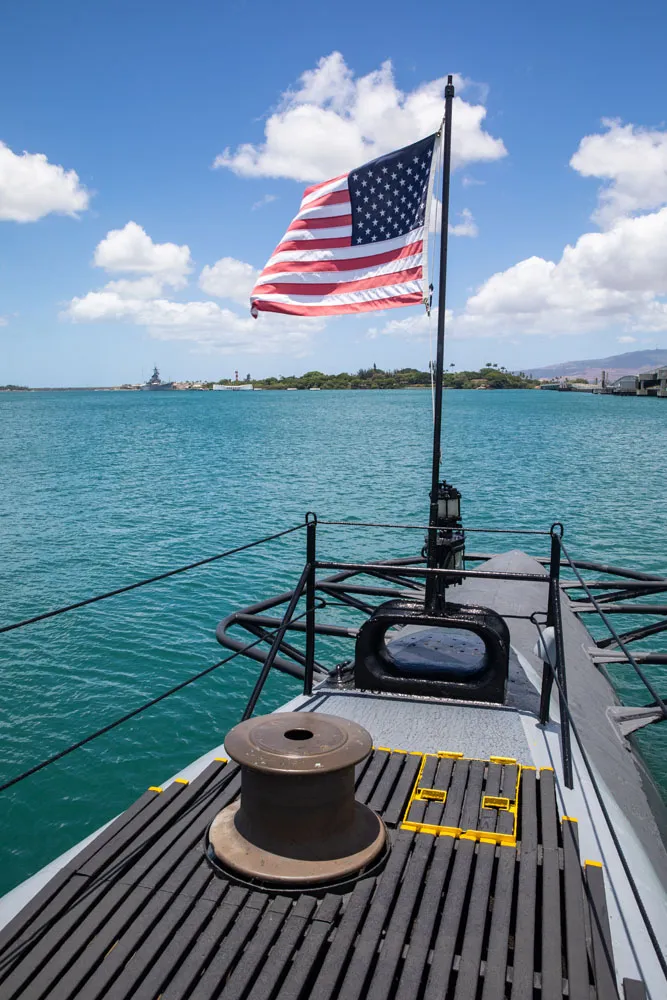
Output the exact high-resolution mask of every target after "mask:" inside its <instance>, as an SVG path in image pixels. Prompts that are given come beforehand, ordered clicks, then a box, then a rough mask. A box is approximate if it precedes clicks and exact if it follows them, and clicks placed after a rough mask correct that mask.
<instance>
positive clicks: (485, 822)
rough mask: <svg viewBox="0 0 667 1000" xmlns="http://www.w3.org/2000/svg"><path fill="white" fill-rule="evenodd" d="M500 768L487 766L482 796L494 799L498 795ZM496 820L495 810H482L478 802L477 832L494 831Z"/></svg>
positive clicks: (491, 765) (493, 765) (497, 765)
mask: <svg viewBox="0 0 667 1000" xmlns="http://www.w3.org/2000/svg"><path fill="white" fill-rule="evenodd" d="M501 773H502V768H501V765H500V764H494V763H493V762H490V763H489V764H488V766H487V773H486V783H485V785H484V795H493V796H494V798H495V797H496V796H498V795H499V794H500V778H501ZM497 818H498V810H497V809H482V804H481V802H480V808H479V821H478V826H477V829H478V830H488V831H489V832H491V831H493V830H495V828H496V820H497Z"/></svg>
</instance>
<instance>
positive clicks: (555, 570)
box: [540, 532, 560, 726]
mask: <svg viewBox="0 0 667 1000" xmlns="http://www.w3.org/2000/svg"><path fill="white" fill-rule="evenodd" d="M559 586H560V543H559V540H558V538H557V536H556V534H555V532H552V535H551V558H550V560H549V596H548V599H547V625H546V627H547V628H551V627H553V624H554V620H553V595H554V591H557V590H558V588H559ZM545 653H546V650H545ZM553 682H554V679H553V674H552V673H551V670H550V669H549V667H548V665H547V664H546V663H545V664H544V666H543V668H542V690H541V692H540V723H541V724H542V725H543V726H544V725H546V723H547V722H548V721H549V704H550V702H551V690H552V688H553Z"/></svg>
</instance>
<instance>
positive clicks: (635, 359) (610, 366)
mask: <svg viewBox="0 0 667 1000" xmlns="http://www.w3.org/2000/svg"><path fill="white" fill-rule="evenodd" d="M661 365H667V348H656V349H655V350H651V351H627V352H626V353H625V354H612V355H611V356H610V357H608V358H587V359H585V360H584V361H563V362H562V363H561V364H558V365H546V367H542V368H531V367H530V366H529V367H527V368H525V369H524V371H525V373H526V375H530V376H531V377H532V378H585V379H588V381H589V382H593V381H594V380H595V379H596V378H600V375H601V373H602V371H603V370H604V371H606V373H607V377H608V378H609V379H617V378H620V377H621V375H636V374H637V373H638V372H645V371H651V370H652V369H653V368H658V367H659V366H661Z"/></svg>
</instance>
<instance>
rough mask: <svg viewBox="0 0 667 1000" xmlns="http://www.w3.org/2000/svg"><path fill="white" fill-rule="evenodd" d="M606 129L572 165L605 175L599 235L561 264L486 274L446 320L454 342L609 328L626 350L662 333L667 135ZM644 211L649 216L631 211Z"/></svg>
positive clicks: (415, 326) (666, 308) (666, 324)
mask: <svg viewBox="0 0 667 1000" xmlns="http://www.w3.org/2000/svg"><path fill="white" fill-rule="evenodd" d="M604 128H605V131H604V132H603V133H601V134H600V135H599V136H597V137H596V136H586V138H585V139H584V140H582V142H581V144H580V146H579V150H578V152H577V154H576V155H575V157H573V160H572V165H573V166H574V168H575V169H576V170H577V171H578V172H579V173H580V174H587V175H590V176H593V175H594V176H598V177H601V178H609V179H610V183H609V185H608V186H607V187H605V188H603V190H602V192H601V193H600V201H599V207H598V212H597V216H599V217H600V222H601V223H602V225H603V228H602V231H600V232H589V233H584V234H583V235H582V236H580V237H579V239H578V240H576V242H575V243H574V244H572V245H568V246H566V247H565V249H564V250H563V253H562V255H561V257H560V259H558V260H547V259H545V258H544V257H538V256H533V257H527V258H526V259H525V260H521V261H519V262H518V263H517V264H514V265H513V266H512V267H509V268H507V269H506V270H504V271H499V272H498V273H497V274H493V275H491V277H489V278H488V279H487V280H486V281H484V282H483V283H482V284H481V285H480V287H479V288H478V289H477V290H476V291H475V292H474V293H473V294H472V295H470V296H469V298H468V300H467V302H466V303H465V305H464V307H463V308H462V309H459V310H456V311H454V313H453V314H452V315H451V317H450V316H449V315H448V318H447V324H448V326H447V328H448V331H449V333H450V334H451V335H452V336H454V337H457V338H460V337H468V336H488V337H504V338H510V337H512V336H515V335H517V334H528V335H530V334H545V335H549V336H554V335H560V334H579V333H586V332H588V331H592V330H610V331H611V332H612V333H613V335H614V336H615V337H616V339H617V340H618V342H619V343H623V344H632V343H635V342H636V341H637V339H638V338H637V337H636V336H634V334H635V333H637V332H641V331H644V332H645V333H653V332H658V331H667V205H664V204H663V203H665V202H667V184H665V183H664V176H663V175H664V174H665V168H664V167H663V166H661V164H662V162H663V157H664V155H665V152H664V151H665V150H667V139H666V137H667V133H658V132H655V131H653V132H649V131H647V130H643V129H641V128H638V127H636V126H634V125H627V126H621V125H619V124H618V123H612V122H607V123H605V125H604ZM598 140H599V141H598ZM661 206H663V207H661ZM642 207H643V208H644V209H646V208H654V209H656V210H655V211H645V212H644V214H637V213H638V212H639V211H640V209H641V208H642ZM462 215H463V222H462V223H460V224H458V225H464V226H465V225H466V224H468V223H470V224H471V225H474V220H473V219H472V217H471V216H469V215H468V213H467V212H464V213H462ZM456 227H457V224H456V223H455V224H454V228H456ZM623 331H625V332H623ZM379 333H382V334H388V335H391V336H404V337H406V338H412V337H415V336H417V337H424V336H427V335H428V320H427V318H426V317H425V316H424V315H421V314H420V315H414V316H409V317H408V318H407V319H401V320H391V321H390V322H388V323H386V324H385V326H384V327H383V328H381V329H380V330H379ZM621 333H622V335H620V334H621Z"/></svg>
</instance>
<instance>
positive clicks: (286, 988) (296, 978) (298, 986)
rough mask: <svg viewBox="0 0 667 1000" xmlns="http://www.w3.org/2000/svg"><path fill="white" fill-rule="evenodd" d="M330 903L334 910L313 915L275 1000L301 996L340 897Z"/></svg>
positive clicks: (338, 907)
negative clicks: (313, 917)
mask: <svg viewBox="0 0 667 1000" xmlns="http://www.w3.org/2000/svg"><path fill="white" fill-rule="evenodd" d="M331 902H332V903H333V904H334V907H335V908H332V909H331V910H327V911H326V913H325V912H324V911H322V916H321V917H320V910H321V909H322V908H320V910H318V912H317V914H316V915H315V919H314V920H313V921H312V922H311V923H310V926H309V928H308V934H307V935H306V938H305V940H304V942H303V944H302V945H301V947H300V948H299V951H298V954H297V955H296V957H295V959H294V961H293V963H292V966H291V968H290V970H289V972H288V973H287V976H286V977H285V981H284V982H283V984H282V986H281V988H280V992H279V993H278V994H277V996H276V1000H298V997H299V996H301V993H302V991H303V988H304V986H305V984H306V981H307V979H308V977H309V976H310V975H311V973H312V970H313V968H314V967H315V963H316V962H317V960H318V959H319V956H320V954H321V952H322V950H323V949H324V946H325V944H326V942H327V938H328V936H329V933H330V931H331V925H332V923H333V921H334V920H335V919H336V915H337V913H338V910H339V909H340V905H341V900H340V897H339V898H337V899H336V898H335V897H333V898H331ZM313 995H315V994H313ZM318 995H319V994H318ZM253 1000H254V998H253ZM258 1000H261V998H258Z"/></svg>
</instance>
